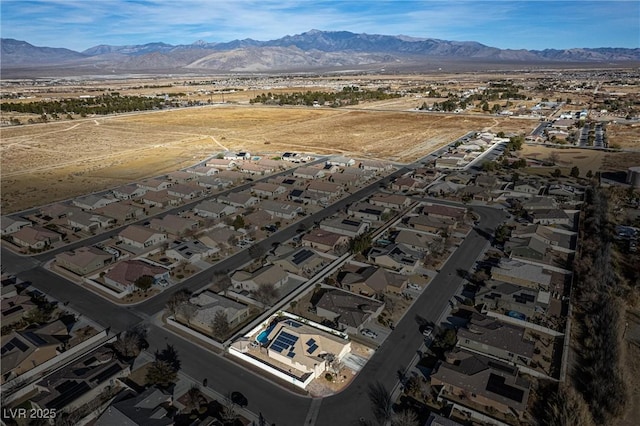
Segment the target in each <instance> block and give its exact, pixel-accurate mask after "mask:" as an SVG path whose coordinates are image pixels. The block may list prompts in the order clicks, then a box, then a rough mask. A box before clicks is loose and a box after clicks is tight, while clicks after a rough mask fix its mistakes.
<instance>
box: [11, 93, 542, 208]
mask: <svg viewBox="0 0 640 426" xmlns="http://www.w3.org/2000/svg"><path fill="white" fill-rule="evenodd" d="M534 126H535V122H534V121H531V120H516V119H504V118H496V117H481V116H479V117H473V116H460V115H454V114H452V115H445V114H429V113H419V112H399V111H381V110H375V111H367V110H363V109H360V110H355V109H349V110H346V109H324V108H286V107H261V106H246V107H244V106H212V107H202V108H189V109H181V110H171V111H160V112H150V113H140V114H132V115H121V116H109V117H96V118H87V119H82V120H74V121H65V122H58V123H48V124H37V125H30V126H17V127H10V128H5V129H3V130H2V141H1V144H0V147H1V150H2V151H1V153H2V210H3V212H4V213H9V212H14V211H19V210H23V209H27V208H30V207H33V206H37V205H42V204H46V203H50V202H53V201H56V200H61V199H66V198H69V197H73V196H77V195H81V194H85V193H87V192H92V191H97V190H101V189H105V188H110V187H114V186H117V185H121V184H124V183H127V182H131V181H134V180H137V179H141V178H144V177H148V176H154V175H158V174H160V173H165V172H168V171H171V170H175V169H178V168H182V167H186V166H188V165H191V164H194V163H197V162H198V161H201V160H203V159H205V158H207V157H209V156H212V155H215V154H216V153H218V152H220V151H224V150H227V149H229V150H248V151H250V152H251V153H255V154H259V155H260V154H261V155H269V156H276V155H279V154H281V153H282V152H283V151H301V152H310V153H317V154H331V153H343V154H345V155H352V156H359V157H362V156H365V157H370V158H381V159H389V160H392V161H398V162H408V161H412V160H415V159H417V158H420V157H421V156H423V155H425V154H426V153H428V152H429V151H431V150H433V149H435V148H436V147H438V146H441V145H443V144H445V143H448V142H450V141H452V140H454V139H456V138H457V137H459V136H461V135H463V134H465V133H466V132H469V131H472V130H483V129H491V130H493V131H504V132H528V131H530V130H531V129H532V128H533V127H534Z"/></svg>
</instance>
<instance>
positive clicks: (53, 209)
mask: <svg viewBox="0 0 640 426" xmlns="http://www.w3.org/2000/svg"><path fill="white" fill-rule="evenodd" d="M71 208H72V207H71V206H69V205H66V204H62V203H55V204H49V205H48V206H44V207H40V214H41V215H42V218H43V219H44V220H46V221H50V220H54V219H62V218H63V217H65V216H67V214H68V213H69V210H70V209H71Z"/></svg>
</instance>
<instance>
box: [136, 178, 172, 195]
mask: <svg viewBox="0 0 640 426" xmlns="http://www.w3.org/2000/svg"><path fill="white" fill-rule="evenodd" d="M137 185H138V187H140V188H142V189H146V190H147V191H154V192H158V191H164V190H165V189H167V188H169V187H170V186H171V182H169V181H166V180H159V179H147V180H143V181H142V182H138V183H137Z"/></svg>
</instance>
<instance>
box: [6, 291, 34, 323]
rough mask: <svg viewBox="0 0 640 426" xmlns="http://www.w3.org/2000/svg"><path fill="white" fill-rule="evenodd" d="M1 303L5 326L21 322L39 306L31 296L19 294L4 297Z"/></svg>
mask: <svg viewBox="0 0 640 426" xmlns="http://www.w3.org/2000/svg"><path fill="white" fill-rule="evenodd" d="M0 303H1V308H0V314H1V318H2V322H1V323H2V326H3V327H6V326H8V325H11V324H14V323H16V322H20V321H21V320H22V319H23V318H25V317H26V316H27V315H29V314H30V313H31V312H33V311H35V310H36V309H38V306H37V305H36V304H35V303H33V302H32V301H31V297H29V296H23V295H18V294H16V295H15V296H13V297H7V298H3V299H2V302H0Z"/></svg>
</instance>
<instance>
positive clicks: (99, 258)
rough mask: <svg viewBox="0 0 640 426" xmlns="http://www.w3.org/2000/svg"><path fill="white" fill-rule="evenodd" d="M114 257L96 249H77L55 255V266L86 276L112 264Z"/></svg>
mask: <svg viewBox="0 0 640 426" xmlns="http://www.w3.org/2000/svg"><path fill="white" fill-rule="evenodd" d="M113 260H114V257H113V255H112V254H110V253H107V252H106V251H103V250H100V249H98V248H96V247H92V246H89V247H79V248H77V249H75V250H72V251H66V252H64V253H60V254H57V255H56V265H57V266H59V267H62V268H64V269H68V270H70V271H71V272H74V273H76V274H78V275H87V274H89V273H91V272H94V271H97V270H98V269H101V268H104V267H105V266H107V265H109V264H111V262H113Z"/></svg>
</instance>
